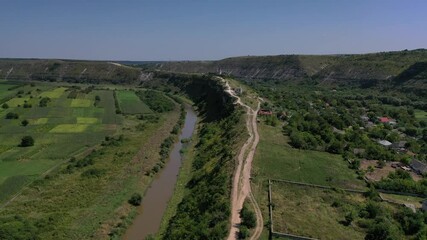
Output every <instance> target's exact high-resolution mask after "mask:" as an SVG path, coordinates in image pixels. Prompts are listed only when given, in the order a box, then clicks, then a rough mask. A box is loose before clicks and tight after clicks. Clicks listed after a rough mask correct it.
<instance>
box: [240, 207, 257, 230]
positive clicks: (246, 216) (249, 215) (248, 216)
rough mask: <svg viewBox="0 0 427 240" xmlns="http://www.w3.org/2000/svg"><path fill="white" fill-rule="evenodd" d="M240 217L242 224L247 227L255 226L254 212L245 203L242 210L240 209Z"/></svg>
mask: <svg viewBox="0 0 427 240" xmlns="http://www.w3.org/2000/svg"><path fill="white" fill-rule="evenodd" d="M240 217H241V218H242V225H243V226H246V227H247V228H249V229H250V228H253V227H255V226H256V217H255V214H254V213H253V212H252V211H250V210H249V208H248V207H247V206H246V205H243V208H242V210H240Z"/></svg>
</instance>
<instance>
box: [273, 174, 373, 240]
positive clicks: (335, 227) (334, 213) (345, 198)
mask: <svg viewBox="0 0 427 240" xmlns="http://www.w3.org/2000/svg"><path fill="white" fill-rule="evenodd" d="M335 201H340V202H346V203H347V204H350V205H351V204H359V203H361V202H364V201H365V199H364V197H363V196H362V195H360V194H349V193H339V192H335V191H333V190H323V189H318V188H312V187H302V186H296V185H292V184H285V183H278V182H274V183H273V186H272V203H273V204H274V209H273V223H274V231H276V232H283V233H290V234H295V235H300V236H305V237H312V238H318V239H331V240H334V239H364V237H365V232H364V231H363V230H362V229H360V228H359V227H357V226H355V225H349V226H345V225H343V224H341V223H340V221H343V220H344V218H345V214H346V212H345V211H343V210H342V209H337V208H334V207H332V206H331V205H332V204H333V202H335Z"/></svg>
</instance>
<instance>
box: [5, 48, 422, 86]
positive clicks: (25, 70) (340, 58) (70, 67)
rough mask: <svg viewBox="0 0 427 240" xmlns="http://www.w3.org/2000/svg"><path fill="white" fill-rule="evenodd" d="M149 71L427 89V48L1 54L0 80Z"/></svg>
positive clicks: (120, 77)
mask: <svg viewBox="0 0 427 240" xmlns="http://www.w3.org/2000/svg"><path fill="white" fill-rule="evenodd" d="M122 64H126V65H122ZM150 71H166V72H174V73H215V74H224V75H231V76H234V77H237V78H241V79H245V80H251V79H261V80H267V81H269V80H273V81H291V82H298V81H305V82H311V83H313V84H323V85H331V86H336V85H338V86H339V85H342V86H358V87H373V86H377V85H380V86H381V85H382V86H393V87H399V88H400V87H402V88H404V89H408V90H411V91H417V92H421V93H422V92H423V91H424V90H425V89H427V77H426V76H427V50H426V49H416V50H410V51H408V50H404V51H395V52H380V53H370V54H345V55H278V56H247V57H232V58H226V59H222V60H218V61H175V62H159V61H139V62H138V61H136V62H133V61H124V62H119V63H113V62H107V61H75V60H43V59H0V79H9V80H41V81H67V82H86V83H100V82H109V83H138V82H140V81H144V80H147V79H150V78H151V77H152V76H153V75H152V74H150V73H149V72H150ZM424 92H425V91H424Z"/></svg>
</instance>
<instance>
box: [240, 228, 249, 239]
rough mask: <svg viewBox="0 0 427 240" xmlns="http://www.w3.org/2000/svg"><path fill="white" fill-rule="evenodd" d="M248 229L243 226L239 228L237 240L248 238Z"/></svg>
mask: <svg viewBox="0 0 427 240" xmlns="http://www.w3.org/2000/svg"><path fill="white" fill-rule="evenodd" d="M249 235H250V233H249V229H248V228H247V227H245V226H240V228H239V239H246V238H247V237H249Z"/></svg>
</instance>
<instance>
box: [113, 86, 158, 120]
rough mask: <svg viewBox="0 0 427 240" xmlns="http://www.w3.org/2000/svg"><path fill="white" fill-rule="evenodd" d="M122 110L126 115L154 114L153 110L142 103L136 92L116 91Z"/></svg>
mask: <svg viewBox="0 0 427 240" xmlns="http://www.w3.org/2000/svg"><path fill="white" fill-rule="evenodd" d="M116 96H117V101H118V103H119V106H120V110H121V111H122V112H123V113H124V114H139V113H152V111H151V109H150V108H149V107H148V106H147V105H146V104H145V103H144V102H142V101H141V99H140V98H139V97H138V96H137V95H136V94H135V92H134V91H129V90H120V91H116Z"/></svg>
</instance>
